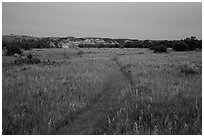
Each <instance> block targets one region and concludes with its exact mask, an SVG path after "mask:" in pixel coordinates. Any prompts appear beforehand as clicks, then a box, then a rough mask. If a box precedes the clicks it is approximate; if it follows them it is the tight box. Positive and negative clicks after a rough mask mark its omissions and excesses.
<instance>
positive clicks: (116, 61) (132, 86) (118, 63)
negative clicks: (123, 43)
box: [113, 57, 136, 89]
mask: <svg viewBox="0 0 204 137" xmlns="http://www.w3.org/2000/svg"><path fill="white" fill-rule="evenodd" d="M113 61H114V62H115V63H116V64H117V65H118V67H119V68H120V71H121V72H122V73H123V74H124V76H125V77H126V78H127V79H128V81H129V83H130V86H131V88H133V89H136V86H135V83H134V79H133V76H132V74H131V73H130V71H129V70H127V69H126V67H125V66H123V65H122V64H121V63H120V62H119V59H118V58H117V57H114V58H113Z"/></svg>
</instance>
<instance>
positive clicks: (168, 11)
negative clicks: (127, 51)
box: [2, 2, 202, 40]
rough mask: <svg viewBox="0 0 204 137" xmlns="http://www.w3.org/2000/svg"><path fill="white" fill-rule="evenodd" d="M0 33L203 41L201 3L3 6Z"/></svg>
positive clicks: (3, 4) (33, 4)
mask: <svg viewBox="0 0 204 137" xmlns="http://www.w3.org/2000/svg"><path fill="white" fill-rule="evenodd" d="M2 33H3V35H7V34H16V35H32V36H74V37H106V38H132V39H141V40H142V39H151V40H157V39H168V40H172V39H184V38H187V37H190V36H196V37H197V38H198V39H201V38H202V3H201V2H197V3H190V2H185V3H184V2H183V3H182V2H181V3H178V2H175V3H172V2H171V3H168V2H165V3H159V2H154V3H150V2H145V3H139V2H133V3H124V2H122V3H120V2H117V3H108V2H106V3H105V2H104V3H98V2H97V3H90V2H89V3H88V2H87V3H71V2H66V3H60V2H55V3H54V2H50V3H42V2H41V3H31V2H29V3H22V2H20V3H12V2H9V3H6V2H3V3H2Z"/></svg>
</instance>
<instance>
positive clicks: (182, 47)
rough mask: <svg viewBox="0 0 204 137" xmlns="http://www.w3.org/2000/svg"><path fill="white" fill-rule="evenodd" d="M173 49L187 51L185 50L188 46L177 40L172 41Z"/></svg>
mask: <svg viewBox="0 0 204 137" xmlns="http://www.w3.org/2000/svg"><path fill="white" fill-rule="evenodd" d="M173 49H174V50H175V51H187V50H189V46H188V45H187V44H186V43H184V42H182V41H178V42H175V43H174V45H173Z"/></svg>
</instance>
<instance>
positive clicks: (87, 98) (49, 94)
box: [2, 48, 202, 135]
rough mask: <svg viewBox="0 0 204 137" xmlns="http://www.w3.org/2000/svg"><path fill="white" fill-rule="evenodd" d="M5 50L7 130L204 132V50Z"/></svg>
mask: <svg viewBox="0 0 204 137" xmlns="http://www.w3.org/2000/svg"><path fill="white" fill-rule="evenodd" d="M29 53H31V54H34V55H35V56H36V58H39V59H40V61H41V62H40V63H38V64H27V63H21V64H15V63H14V62H15V61H16V60H18V57H9V56H3V57H2V73H3V74H2V107H3V108H2V134H129V135H130V134H202V75H201V74H202V52H201V51H189V52H170V53H160V54H153V53H152V51H150V50H148V49H103V48H102V49H93V48H90V49H39V50H32V51H26V52H24V55H27V54H29Z"/></svg>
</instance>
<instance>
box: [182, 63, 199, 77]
mask: <svg viewBox="0 0 204 137" xmlns="http://www.w3.org/2000/svg"><path fill="white" fill-rule="evenodd" d="M178 70H179V71H180V72H181V73H184V74H186V75H188V74H197V73H199V72H200V69H199V68H198V67H197V66H196V65H194V64H183V65H180V66H179V67H178Z"/></svg>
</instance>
